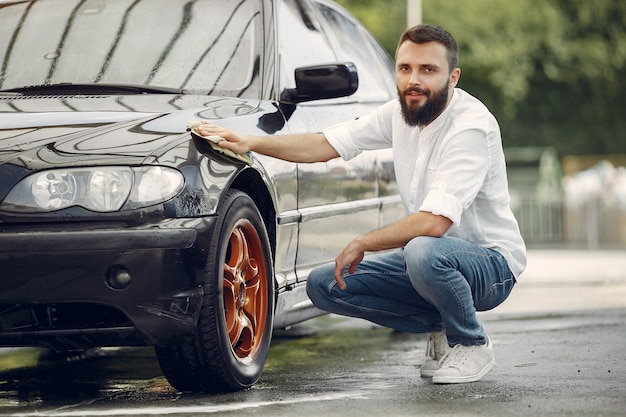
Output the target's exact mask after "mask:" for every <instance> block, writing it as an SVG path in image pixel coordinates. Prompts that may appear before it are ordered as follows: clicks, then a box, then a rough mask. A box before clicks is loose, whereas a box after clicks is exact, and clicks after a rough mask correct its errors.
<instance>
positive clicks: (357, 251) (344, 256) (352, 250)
mask: <svg viewBox="0 0 626 417" xmlns="http://www.w3.org/2000/svg"><path fill="white" fill-rule="evenodd" d="M364 256H365V251H364V250H363V249H362V244H361V242H360V241H359V240H358V239H355V240H353V241H352V242H350V243H349V244H348V246H346V247H345V248H344V249H343V250H342V251H341V253H340V254H339V256H337V258H336V259H335V281H337V285H339V288H341V289H342V290H345V289H346V288H347V286H346V283H345V281H344V280H343V272H344V270H345V269H346V267H347V266H348V265H349V268H348V273H350V274H353V273H354V271H356V267H357V266H359V263H361V261H362V260H363V257H364Z"/></svg>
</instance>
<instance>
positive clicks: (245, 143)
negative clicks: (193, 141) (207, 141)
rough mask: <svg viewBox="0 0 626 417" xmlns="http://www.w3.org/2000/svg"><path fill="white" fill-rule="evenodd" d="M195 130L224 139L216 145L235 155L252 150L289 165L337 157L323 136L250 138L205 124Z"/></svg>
mask: <svg viewBox="0 0 626 417" xmlns="http://www.w3.org/2000/svg"><path fill="white" fill-rule="evenodd" d="M196 130H197V131H198V133H200V134H201V135H203V136H211V135H217V136H221V137H222V138H224V139H226V140H223V141H220V142H219V143H218V145H219V146H221V147H223V148H226V149H230V150H231V151H233V152H235V153H237V154H244V153H246V152H248V151H254V152H258V153H261V154H263V155H268V156H273V157H274V158H279V159H284V160H285V161H290V162H326V161H329V160H331V159H333V158H336V157H338V156H339V154H338V153H337V151H336V150H335V148H333V147H332V146H331V144H330V143H329V142H328V140H327V139H326V137H325V136H324V135H323V134H322V133H303V134H295V135H277V136H252V135H243V134H241V133H237V132H234V131H232V130H230V129H227V128H224V127H220V126H216V125H214V124H212V123H206V122H205V123H202V124H201V125H200V126H198V127H197V128H196Z"/></svg>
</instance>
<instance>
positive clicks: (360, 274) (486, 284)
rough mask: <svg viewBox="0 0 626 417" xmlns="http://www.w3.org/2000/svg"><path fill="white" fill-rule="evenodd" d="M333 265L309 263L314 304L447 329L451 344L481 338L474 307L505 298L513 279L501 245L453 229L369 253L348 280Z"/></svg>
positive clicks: (419, 328) (400, 326)
mask: <svg viewBox="0 0 626 417" xmlns="http://www.w3.org/2000/svg"><path fill="white" fill-rule="evenodd" d="M334 268H335V265H334V263H332V264H327V265H323V266H320V267H318V268H315V269H314V270H313V271H311V273H310V275H309V277H308V281H307V293H308V295H309V298H311V300H312V301H313V304H315V306H316V307H318V308H320V309H322V310H325V311H328V312H331V313H336V314H340V315H344V316H350V317H359V318H363V319H366V320H369V321H371V322H374V323H377V324H380V325H383V326H386V327H391V328H393V329H397V330H400V331H405V332H413V333H425V332H431V331H439V330H444V329H445V332H446V336H447V337H448V343H449V344H450V346H454V345H456V344H462V345H466V346H470V345H478V344H484V343H486V335H485V331H484V330H483V327H482V325H481V324H480V323H479V321H478V317H477V315H476V312H477V311H484V310H490V309H492V308H494V307H496V306H497V305H499V304H500V303H502V302H503V301H504V300H505V299H506V298H507V297H508V295H509V293H510V292H511V290H512V289H513V286H514V285H515V277H514V276H513V274H512V273H511V271H510V269H509V267H508V265H507V262H506V261H505V259H504V257H503V256H502V255H501V254H499V253H498V252H496V251H494V250H492V249H487V248H483V247H481V246H478V245H475V244H473V243H470V242H467V241H464V240H461V239H456V238H450V237H440V238H433V237H417V238H415V239H413V240H411V241H410V242H409V243H408V244H407V245H406V246H405V247H404V248H403V249H396V250H394V251H391V252H386V253H382V254H374V255H367V256H366V257H365V259H364V260H363V261H362V262H361V263H360V264H359V266H358V267H357V269H356V271H355V272H354V274H349V273H348V272H347V270H346V271H345V272H344V279H345V282H346V285H347V288H346V290H341V289H340V288H339V287H338V286H337V283H336V282H335V279H334V276H333V273H334Z"/></svg>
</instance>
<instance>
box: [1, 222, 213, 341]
mask: <svg viewBox="0 0 626 417" xmlns="http://www.w3.org/2000/svg"><path fill="white" fill-rule="evenodd" d="M0 229H1V233H0V346H47V347H53V348H55V349H68V348H69V349H71V348H85V347H90V346H107V345H108V346H123V345H159V344H164V343H167V342H168V341H170V340H172V339H175V338H177V337H180V336H184V335H187V334H190V333H192V332H193V331H194V330H195V327H196V323H197V319H198V316H199V313H200V307H201V306H202V301H203V286H202V284H203V283H204V282H206V280H207V279H210V277H207V276H206V272H205V269H206V268H205V266H206V254H207V253H208V250H207V249H208V247H207V245H208V242H209V241H210V235H211V233H212V230H213V218H212V217H209V218H197V219H172V220H167V221H162V222H159V223H155V224H151V225H141V226H133V225H127V224H117V225H114V226H111V225H107V224H104V223H103V224H95V225H94V224H87V223H86V224H77V225H67V224H56V225H39V226H37V227H36V229H35V228H34V226H33V225H32V224H31V225H29V226H28V229H27V228H26V226H17V227H9V226H6V225H2V226H0ZM120 270H122V271H124V273H125V274H126V275H125V277H126V278H128V283H127V285H124V286H118V285H112V281H111V279H112V276H113V275H114V274H116V273H117V272H119V271H120Z"/></svg>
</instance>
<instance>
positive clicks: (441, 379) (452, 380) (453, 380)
mask: <svg viewBox="0 0 626 417" xmlns="http://www.w3.org/2000/svg"><path fill="white" fill-rule="evenodd" d="M495 366H496V360H495V358H494V359H492V360H491V362H489V363H488V364H487V365H486V366H485V367H484V368H483V369H481V370H480V372H479V373H478V374H476V375H468V376H435V375H433V384H463V383H466V382H476V381H478V380H479V379H481V378H482V377H484V376H485V375H487V373H488V372H489V371H491V370H492V369H493V368H494V367H495Z"/></svg>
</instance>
